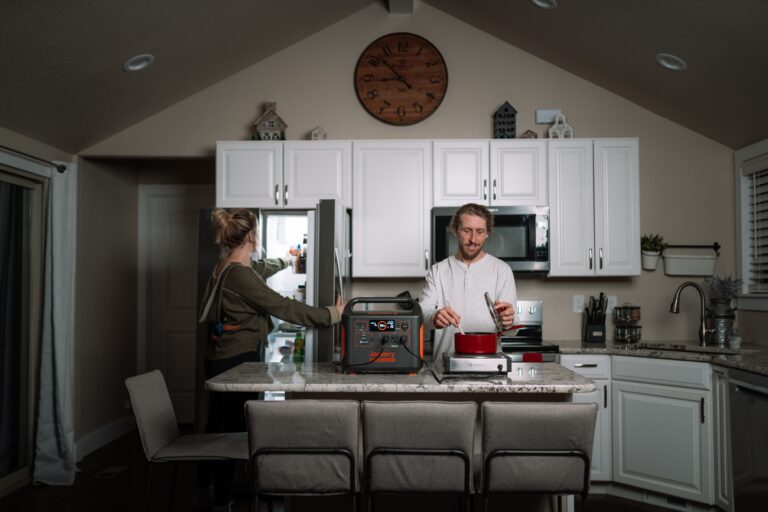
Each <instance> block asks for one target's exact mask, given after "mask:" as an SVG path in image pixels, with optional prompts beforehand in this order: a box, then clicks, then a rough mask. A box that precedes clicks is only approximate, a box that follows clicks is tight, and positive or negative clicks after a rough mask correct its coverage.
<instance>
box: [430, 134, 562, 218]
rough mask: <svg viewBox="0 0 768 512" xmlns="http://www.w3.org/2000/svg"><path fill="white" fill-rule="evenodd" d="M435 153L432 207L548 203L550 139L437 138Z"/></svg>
mask: <svg viewBox="0 0 768 512" xmlns="http://www.w3.org/2000/svg"><path fill="white" fill-rule="evenodd" d="M433 152H434V156H433V161H434V178H433V179H434V199H433V202H434V205H433V206H461V205H463V204H465V203H479V204H484V205H487V206H517V205H534V206H545V205H546V204H547V187H546V183H547V175H546V174H547V167H546V157H547V153H546V141H543V140H533V139H494V140H490V141H489V140H436V141H434V142H433Z"/></svg>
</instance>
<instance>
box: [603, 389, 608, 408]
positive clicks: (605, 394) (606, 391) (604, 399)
mask: <svg viewBox="0 0 768 512" xmlns="http://www.w3.org/2000/svg"><path fill="white" fill-rule="evenodd" d="M607 408H608V384H606V385H605V387H604V388H603V409H607Z"/></svg>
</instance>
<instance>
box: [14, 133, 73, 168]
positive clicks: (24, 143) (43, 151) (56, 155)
mask: <svg viewBox="0 0 768 512" xmlns="http://www.w3.org/2000/svg"><path fill="white" fill-rule="evenodd" d="M0 145H2V146H6V147H9V148H12V149H15V150H17V151H23V152H24V153H29V154H30V155H33V156H36V157H38V158H42V159H44V160H58V161H61V162H72V161H73V155H70V154H69V153H66V152H64V151H61V150H59V149H56V148H54V147H52V146H49V145H47V144H43V143H42V142H38V141H36V140H34V139H30V138H29V137H25V136H24V135H20V134H18V133H16V132H13V131H11V130H8V129H6V128H3V127H2V126H0Z"/></svg>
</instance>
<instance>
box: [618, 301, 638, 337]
mask: <svg viewBox="0 0 768 512" xmlns="http://www.w3.org/2000/svg"><path fill="white" fill-rule="evenodd" d="M639 321H640V306H633V305H632V304H630V303H629V302H625V303H624V305H623V306H616V307H615V308H613V322H614V324H615V325H616V327H615V329H616V330H615V332H614V341H618V342H622V343H636V342H638V341H640V335H641V330H642V327H641V326H639V325H637V322H639Z"/></svg>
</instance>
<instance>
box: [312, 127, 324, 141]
mask: <svg viewBox="0 0 768 512" xmlns="http://www.w3.org/2000/svg"><path fill="white" fill-rule="evenodd" d="M309 138H310V140H325V139H326V138H327V135H326V134H325V130H323V127H322V126H315V129H314V130H312V131H311V132H309Z"/></svg>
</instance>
